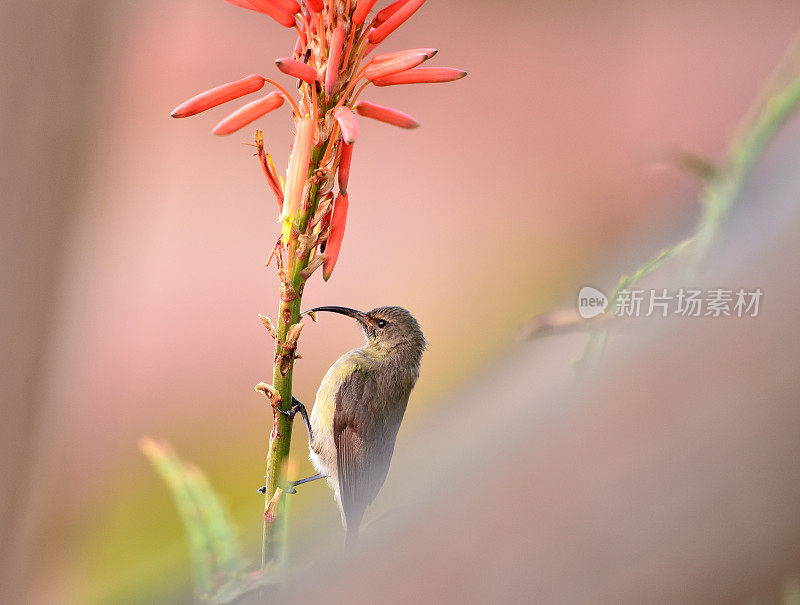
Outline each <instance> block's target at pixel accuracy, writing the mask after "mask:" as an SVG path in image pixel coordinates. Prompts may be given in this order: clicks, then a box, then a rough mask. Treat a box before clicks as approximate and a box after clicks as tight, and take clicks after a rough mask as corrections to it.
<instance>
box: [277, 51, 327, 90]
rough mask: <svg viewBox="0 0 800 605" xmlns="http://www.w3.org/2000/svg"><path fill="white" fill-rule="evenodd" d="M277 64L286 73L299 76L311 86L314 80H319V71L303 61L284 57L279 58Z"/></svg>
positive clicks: (295, 76) (298, 77) (299, 78)
mask: <svg viewBox="0 0 800 605" xmlns="http://www.w3.org/2000/svg"><path fill="white" fill-rule="evenodd" d="M275 65H277V66H278V69H280V70H281V71H282V72H283V73H285V74H286V75H289V76H292V77H294V78H297V79H298V80H303V82H305V83H306V84H309V85H310V86H313V85H314V82H316V81H317V72H316V71H314V68H313V67H311V66H309V65H306V64H305V63H303V62H302V61H296V60H295V59H290V58H289V57H285V58H283V59H277V60H276V61H275Z"/></svg>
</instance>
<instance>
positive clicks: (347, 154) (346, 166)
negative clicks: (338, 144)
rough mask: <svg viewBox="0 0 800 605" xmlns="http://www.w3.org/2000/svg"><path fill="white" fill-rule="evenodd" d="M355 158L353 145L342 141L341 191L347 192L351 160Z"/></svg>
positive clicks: (340, 157) (340, 164)
mask: <svg viewBox="0 0 800 605" xmlns="http://www.w3.org/2000/svg"><path fill="white" fill-rule="evenodd" d="M352 159H353V146H352V145H348V144H347V143H345V142H344V141H342V150H341V152H340V155H339V175H338V176H339V191H340V192H341V193H347V182H348V181H349V180H350V162H351V161H352Z"/></svg>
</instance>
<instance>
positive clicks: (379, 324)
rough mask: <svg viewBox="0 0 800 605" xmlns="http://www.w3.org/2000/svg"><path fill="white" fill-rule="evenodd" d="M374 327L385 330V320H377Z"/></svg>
mask: <svg viewBox="0 0 800 605" xmlns="http://www.w3.org/2000/svg"><path fill="white" fill-rule="evenodd" d="M376 325H377V326H378V327H379V328H385V327H386V320H385V319H379V320H378V322H377V324H376Z"/></svg>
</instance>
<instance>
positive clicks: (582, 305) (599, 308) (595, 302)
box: [578, 286, 608, 319]
mask: <svg viewBox="0 0 800 605" xmlns="http://www.w3.org/2000/svg"><path fill="white" fill-rule="evenodd" d="M607 305H608V296H606V295H605V294H603V293H602V292H601V291H600V290H598V289H597V288H592V287H591V286H584V287H583V288H581V291H580V292H578V313H580V316H581V317H583V318H584V319H591V318H592V317H595V316H597V315H600V313H602V312H603V311H605V309H606V306H607Z"/></svg>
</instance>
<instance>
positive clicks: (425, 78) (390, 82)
mask: <svg viewBox="0 0 800 605" xmlns="http://www.w3.org/2000/svg"><path fill="white" fill-rule="evenodd" d="M466 75H467V72H465V71H462V70H460V69H454V68H452V67H418V68H417V69H409V70H407V71H401V72H399V73H396V74H391V75H388V76H383V77H380V78H375V79H374V80H372V83H373V84H374V85H375V86H394V85H395V84H431V83H435V82H452V81H454V80H460V79H461V78H463V77H464V76H466Z"/></svg>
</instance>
